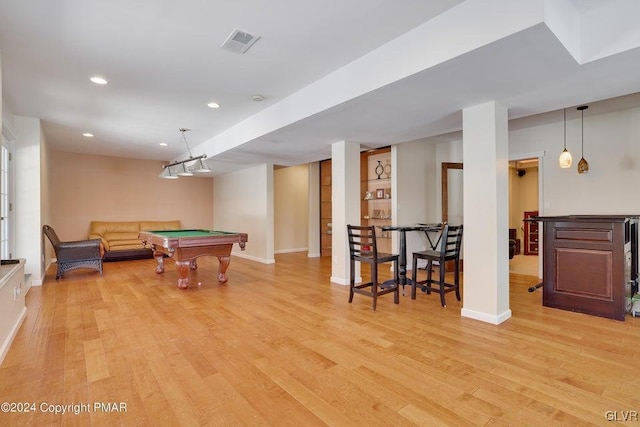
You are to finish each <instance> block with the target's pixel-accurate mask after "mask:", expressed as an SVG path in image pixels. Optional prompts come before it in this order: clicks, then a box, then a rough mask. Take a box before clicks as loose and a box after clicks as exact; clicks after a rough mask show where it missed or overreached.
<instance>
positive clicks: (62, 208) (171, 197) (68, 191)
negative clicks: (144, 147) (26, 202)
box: [50, 151, 213, 240]
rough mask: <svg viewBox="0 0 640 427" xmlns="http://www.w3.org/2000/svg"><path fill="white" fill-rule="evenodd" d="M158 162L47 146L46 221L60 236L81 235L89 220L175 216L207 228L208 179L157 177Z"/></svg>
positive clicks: (210, 194)
mask: <svg viewBox="0 0 640 427" xmlns="http://www.w3.org/2000/svg"><path fill="white" fill-rule="evenodd" d="M161 165H162V162H159V161H153V160H134V159H124V158H119V157H107V156H93V155H86V154H77V153H66V152H60V151H52V152H51V164H50V173H51V181H50V188H51V206H52V214H51V224H50V225H51V226H52V227H53V228H54V229H55V230H56V233H57V234H58V236H59V237H60V239H62V240H75V239H86V238H87V235H88V232H89V223H90V222H91V221H141V220H161V221H163V220H173V219H179V220H180V221H181V222H182V226H183V227H184V228H213V180H212V179H211V178H197V177H184V178H180V179H177V180H168V179H161V178H159V177H158V175H159V174H160V172H161V171H162V167H161Z"/></svg>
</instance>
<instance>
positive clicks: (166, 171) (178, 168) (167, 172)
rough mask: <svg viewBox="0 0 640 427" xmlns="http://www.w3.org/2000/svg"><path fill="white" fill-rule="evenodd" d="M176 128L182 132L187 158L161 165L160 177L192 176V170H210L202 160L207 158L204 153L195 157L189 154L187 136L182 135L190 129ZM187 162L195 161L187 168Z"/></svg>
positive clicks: (200, 171)
mask: <svg viewBox="0 0 640 427" xmlns="http://www.w3.org/2000/svg"><path fill="white" fill-rule="evenodd" d="M178 130H179V131H180V132H181V133H182V140H183V141H184V145H185V146H186V147H187V152H188V153H189V158H188V159H186V160H178V161H175V162H173V163H169V164H167V165H162V169H163V170H162V173H161V174H160V175H159V176H160V178H165V179H178V176H193V172H196V173H206V172H211V169H210V168H209V167H208V166H207V164H206V163H205V162H204V159H206V158H207V155H206V154H201V155H199V156H196V157H193V154H191V149H190V148H189V144H188V143H187V138H186V137H185V135H184V134H185V132H189V130H190V129H185V128H180V129H178ZM189 162H195V163H194V164H192V165H191V166H189V167H188V168H187V165H186V164H187V163H189ZM172 168H174V169H172Z"/></svg>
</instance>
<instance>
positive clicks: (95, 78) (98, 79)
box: [89, 76, 109, 85]
mask: <svg viewBox="0 0 640 427" xmlns="http://www.w3.org/2000/svg"><path fill="white" fill-rule="evenodd" d="M89 80H91V81H92V82H94V83H95V84H97V85H106V84H107V83H109V82H108V81H106V80H105V79H103V78H102V77H99V76H93V77H91V78H90V79H89Z"/></svg>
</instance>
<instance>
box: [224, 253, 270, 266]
mask: <svg viewBox="0 0 640 427" xmlns="http://www.w3.org/2000/svg"><path fill="white" fill-rule="evenodd" d="M231 255H233V256H237V257H238V258H244V259H248V260H250V261H255V262H259V263H261V264H275V263H276V260H275V259H273V258H272V259H265V258H258V257H254V256H251V255H246V254H243V253H239V252H238V253H236V252H233V253H232V254H231Z"/></svg>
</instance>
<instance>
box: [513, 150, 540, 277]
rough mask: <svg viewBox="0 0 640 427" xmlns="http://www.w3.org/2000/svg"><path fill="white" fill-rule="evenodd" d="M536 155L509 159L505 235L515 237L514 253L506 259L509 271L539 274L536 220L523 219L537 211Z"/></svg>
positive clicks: (537, 165)
mask: <svg viewBox="0 0 640 427" xmlns="http://www.w3.org/2000/svg"><path fill="white" fill-rule="evenodd" d="M538 205H539V159H538V158H537V157H531V158H525V159H518V160H512V161H510V162H509V238H510V239H513V240H515V241H516V245H515V254H514V256H513V258H511V259H510V260H509V273H514V274H525V275H529V276H536V277H538V275H539V273H538V272H539V259H538V257H539V249H540V242H539V241H538V228H537V223H526V222H525V221H524V219H525V218H526V217H528V216H533V215H538V212H539V206H538Z"/></svg>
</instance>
